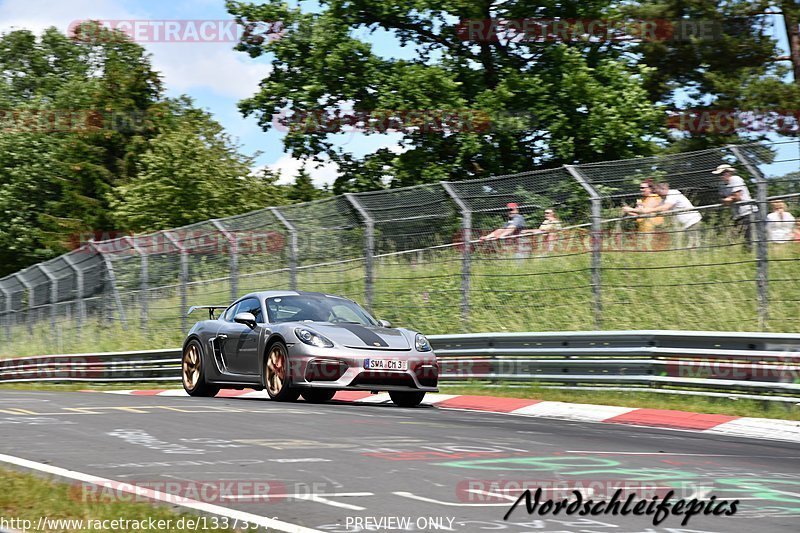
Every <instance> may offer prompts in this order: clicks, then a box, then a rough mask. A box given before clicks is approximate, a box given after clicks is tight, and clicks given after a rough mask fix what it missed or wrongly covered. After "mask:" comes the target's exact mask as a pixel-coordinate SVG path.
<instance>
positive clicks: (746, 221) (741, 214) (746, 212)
mask: <svg viewBox="0 0 800 533" xmlns="http://www.w3.org/2000/svg"><path fill="white" fill-rule="evenodd" d="M711 173H712V174H719V175H720V179H721V180H722V183H720V187H719V194H720V196H721V197H722V203H723V204H725V205H729V206H731V215H733V224H734V227H735V228H736V230H737V232H738V233H739V234H740V235H742V234H743V235H744V245H745V248H747V250H750V249H751V247H752V243H753V228H752V223H751V222H752V217H753V213H755V212H757V211H758V207H757V206H756V205H754V204H753V203H752V199H753V198H752V197H751V196H750V191H749V190H748V188H747V185H745V183H744V180H743V179H742V177H741V176H739V175H737V174H736V169H735V168H733V167H732V166H731V165H728V164H726V163H723V164H721V165H719V166H718V167H717V168H716V169H715V170H712V171H711ZM741 202H748V203H741Z"/></svg>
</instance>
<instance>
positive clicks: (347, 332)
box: [298, 322, 411, 350]
mask: <svg viewBox="0 0 800 533" xmlns="http://www.w3.org/2000/svg"><path fill="white" fill-rule="evenodd" d="M298 325H299V326H300V327H308V328H309V329H312V330H314V331H316V332H318V333H320V334H322V335H324V336H326V337H327V338H328V339H330V340H332V341H333V342H335V343H337V344H341V345H343V346H346V347H348V348H361V349H373V350H410V349H411V344H409V342H408V339H406V337H405V335H403V333H402V332H401V331H400V330H399V329H395V328H382V327H378V326H362V325H360V324H331V323H320V322H314V323H307V322H306V323H300V324H298Z"/></svg>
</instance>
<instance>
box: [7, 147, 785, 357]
mask: <svg viewBox="0 0 800 533" xmlns="http://www.w3.org/2000/svg"><path fill="white" fill-rule="evenodd" d="M723 164H729V165H731V166H733V167H734V169H735V171H736V174H738V175H739V176H741V177H742V178H743V179H744V182H745V184H746V186H747V188H748V192H749V193H750V194H751V196H752V198H751V199H750V200H748V201H743V202H737V203H734V204H733V205H727V204H724V203H722V197H721V194H720V184H721V183H722V181H721V178H720V175H715V174H713V173H712V171H714V169H715V168H717V167H718V166H719V165H723ZM646 180H652V181H653V182H656V183H658V182H669V190H670V192H669V193H668V194H667V195H666V202H667V203H671V202H673V201H674V200H676V199H677V198H678V197H677V196H675V195H676V194H677V193H674V192H673V191H679V192H680V193H682V195H683V196H684V197H685V199H687V200H689V201H690V202H691V203H692V207H691V208H683V209H681V205H680V203H678V204H676V206H675V207H674V209H673V210H672V211H670V212H666V213H652V214H642V213H641V211H639V212H636V214H634V215H627V214H626V213H625V212H624V211H623V207H624V206H631V207H633V208H634V209H635V206H636V205H637V201H644V202H645V204H646V205H657V204H660V202H661V199H660V198H656V199H655V200H652V199H650V200H648V199H647V194H648V193H649V194H654V192H653V191H645V190H642V189H640V188H639V187H640V185H641V184H642V183H643V182H644V183H647V181H646ZM774 201H782V202H783V203H784V204H785V205H784V207H785V209H783V210H779V209H777V208H776V205H774ZM509 203H513V204H516V205H517V206H518V210H519V213H520V214H521V215H522V217H523V218H524V219H525V222H526V227H525V229H524V230H523V231H521V232H515V233H514V234H511V235H508V236H501V237H499V238H487V236H490V237H491V236H492V232H493V230H495V229H497V228H500V227H502V226H503V225H504V224H505V222H506V219H507V216H508V211H509V210H508V207H507V205H508V204H509ZM753 206H757V207H758V210H755V209H753ZM545 211H553V212H554V216H551V217H550V218H549V219H548V218H547V217H545V215H544V213H545ZM779 211H780V212H779ZM745 212H746V213H747V215H746V217H739V219H738V220H737V219H736V218H735V217H736V216H737V215H740V214H741V213H745ZM776 213H777V214H776ZM780 213H783V214H782V215H781V214H780ZM792 213H793V214H794V215H795V216H798V218H800V143H798V142H797V141H787V142H775V143H758V144H748V145H739V146H729V147H722V148H714V149H709V150H703V151H699V152H690V153H680V154H671V155H663V156H658V157H648V158H637V159H630V160H622V161H609V162H601V163H591V164H582V165H574V166H569V165H568V166H564V167H561V168H555V169H549V170H541V171H532V172H525V173H520V174H514V175H507V176H494V177H490V178H484V179H475V180H469V181H451V182H440V183H433V184H426V185H418V186H414V187H407V188H402V189H391V190H384V191H375V192H366V193H355V194H345V195H341V196H335V197H331V198H326V199H323V200H318V201H314V202H308V203H303V204H294V205H289V206H277V207H267V208H265V209H261V210H259V211H255V212H251V213H246V214H243V215H238V216H234V217H229V218H221V219H216V220H210V221H205V222H199V223H196V224H192V225H190V226H185V227H182V228H177V229H173V230H165V231H160V232H156V233H153V234H148V235H129V236H123V237H119V238H115V239H108V240H103V241H97V242H88V243H85V244H83V245H82V246H81V247H79V248H78V249H76V250H73V251H71V252H70V253H68V254H65V255H63V256H60V257H57V258H55V259H52V260H50V261H47V262H44V263H40V264H37V265H34V266H31V267H29V268H27V269H25V270H22V271H20V272H17V273H15V274H12V275H9V276H7V277H5V278H3V279H0V318H1V320H2V322H1V324H2V332H3V333H2V335H4V336H5V338H6V343H4V347H3V348H2V352H1V353H3V354H7V355H11V354H14V355H24V354H26V353H37V352H38V353H48V352H53V351H56V352H64V351H69V350H70V349H71V347H80V346H84V345H85V343H86V341H87V340H88V341H89V342H91V343H92V344H93V346H94V347H95V348H97V347H102V346H105V345H104V344H103V343H104V342H106V343H107V344H108V346H107V348H108V349H109V350H113V349H115V348H117V346H116V345H115V343H119V339H120V338H124V339H125V344H124V347H127V348H131V349H133V348H156V347H163V346H173V345H175V343H176V341H178V340H179V339H180V338H182V336H183V335H184V334H185V332H186V330H187V329H188V327H189V326H190V323H191V322H190V321H192V320H194V318H193V317H186V315H185V312H186V310H187V308H188V307H189V306H190V305H195V304H225V303H228V302H230V301H232V300H233V299H234V298H236V297H238V296H240V295H242V294H244V293H246V292H249V291H252V290H266V289H300V290H309V291H321V292H327V293H334V294H341V295H344V296H347V297H350V298H353V299H354V300H357V301H359V302H360V303H362V304H364V305H365V306H366V307H368V308H369V309H370V310H371V311H372V312H373V314H375V315H376V316H378V317H379V318H384V319H388V320H390V321H392V322H394V323H396V324H398V325H404V326H408V327H412V328H418V329H421V330H423V331H426V332H430V333H454V332H458V331H472V332H481V331H570V330H572V331H575V330H586V329H644V328H646V329H719V330H737V331H754V330H762V331H765V330H772V331H796V330H797V328H798V318H797V317H798V316H800V263H799V262H798V261H800V226H797V225H796V223H795V222H794V221H793V220H791V218H790V217H791V214H792ZM698 216H699V219H700V222H699V223H697V224H692V225H691V226H690V227H689V228H688V229H684V226H685V225H686V221H687V220H688V219H697V218H698ZM776 217H777V218H776ZM543 222H544V224H543V225H542V223H543ZM123 332H124V333H123ZM121 336H122V337H121ZM82 343H83V344H82Z"/></svg>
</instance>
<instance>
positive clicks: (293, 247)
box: [269, 207, 297, 291]
mask: <svg viewBox="0 0 800 533" xmlns="http://www.w3.org/2000/svg"><path fill="white" fill-rule="evenodd" d="M269 209H270V211H272V214H273V215H275V218H277V219H278V220H279V221H280V223H281V224H283V226H284V227H285V228H286V230H287V231H288V232H289V288H290V289H291V290H293V291H296V290H297V228H295V227H294V224H292V223H291V222H289V220H288V219H287V218H286V217H285V216H283V213H281V212H280V210H279V209H278V208H277V207H270V208H269Z"/></svg>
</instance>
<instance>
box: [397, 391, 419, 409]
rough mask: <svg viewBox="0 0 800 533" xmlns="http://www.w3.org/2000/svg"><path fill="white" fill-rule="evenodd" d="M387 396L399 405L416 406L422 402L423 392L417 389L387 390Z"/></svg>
mask: <svg viewBox="0 0 800 533" xmlns="http://www.w3.org/2000/svg"><path fill="white" fill-rule="evenodd" d="M389 398H391V399H392V401H393V402H394V403H395V405H397V406H399V407H416V406H418V405H419V404H420V403H422V399H423V398H425V393H424V392H419V391H409V392H400V391H389Z"/></svg>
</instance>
